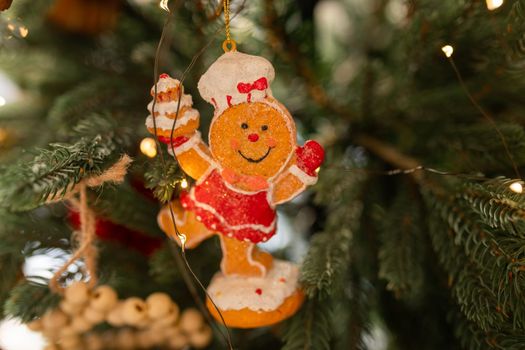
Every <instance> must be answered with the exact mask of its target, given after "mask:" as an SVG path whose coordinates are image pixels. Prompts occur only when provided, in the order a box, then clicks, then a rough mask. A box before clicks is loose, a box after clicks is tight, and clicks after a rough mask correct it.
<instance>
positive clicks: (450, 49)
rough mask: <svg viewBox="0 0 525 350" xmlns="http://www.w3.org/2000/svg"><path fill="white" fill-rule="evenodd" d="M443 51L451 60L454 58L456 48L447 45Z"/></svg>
mask: <svg viewBox="0 0 525 350" xmlns="http://www.w3.org/2000/svg"><path fill="white" fill-rule="evenodd" d="M441 51H443V53H444V54H445V56H447V57H448V58H450V57H451V56H452V54H453V53H454V48H453V47H452V46H450V45H445V46H443V47H442V48H441Z"/></svg>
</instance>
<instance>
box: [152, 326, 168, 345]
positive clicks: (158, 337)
mask: <svg viewBox="0 0 525 350" xmlns="http://www.w3.org/2000/svg"><path fill="white" fill-rule="evenodd" d="M147 333H148V334H149V337H150V338H151V341H152V342H153V345H160V344H162V343H164V341H165V340H166V338H167V337H166V333H165V332H158V331H154V330H151V329H148V330H147Z"/></svg>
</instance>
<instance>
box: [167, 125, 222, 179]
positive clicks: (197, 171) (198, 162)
mask: <svg viewBox="0 0 525 350" xmlns="http://www.w3.org/2000/svg"><path fill="white" fill-rule="evenodd" d="M173 151H174V152H175V157H177V161H178V162H179V164H180V166H181V168H182V170H184V172H185V173H186V174H188V175H189V176H190V177H192V178H193V179H195V180H198V179H199V178H201V177H202V175H204V174H205V173H206V172H207V171H208V169H209V168H210V167H211V166H213V164H214V162H213V158H212V156H211V153H210V151H209V149H208V145H206V144H205V143H204V141H202V138H201V133H200V132H199V131H194V132H193V133H192V134H188V135H183V136H179V137H177V138H175V139H174V140H173V146H172V145H169V144H168V152H169V153H170V154H171V155H173Z"/></svg>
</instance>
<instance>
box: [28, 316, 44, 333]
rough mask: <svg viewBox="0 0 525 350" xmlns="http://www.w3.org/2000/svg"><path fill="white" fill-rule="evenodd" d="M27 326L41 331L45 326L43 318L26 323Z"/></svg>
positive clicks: (32, 329) (35, 330)
mask: <svg viewBox="0 0 525 350" xmlns="http://www.w3.org/2000/svg"><path fill="white" fill-rule="evenodd" d="M26 326H27V328H28V329H29V330H31V331H33V332H37V331H41V330H42V329H43V328H44V325H43V324H42V319H40V318H39V319H36V320H34V321H31V322H29V323H27V324H26Z"/></svg>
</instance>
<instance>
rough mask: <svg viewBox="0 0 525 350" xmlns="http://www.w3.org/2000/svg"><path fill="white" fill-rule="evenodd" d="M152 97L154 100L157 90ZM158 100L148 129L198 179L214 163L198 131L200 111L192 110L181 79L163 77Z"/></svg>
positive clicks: (159, 82) (150, 108)
mask: <svg viewBox="0 0 525 350" xmlns="http://www.w3.org/2000/svg"><path fill="white" fill-rule="evenodd" d="M151 96H152V97H155V88H154V87H153V88H152V89H151ZM155 101H156V102H155V104H154V103H153V101H151V102H150V104H149V105H148V110H149V112H150V115H149V116H148V118H147V119H146V126H147V128H148V130H149V132H150V133H152V134H154V135H157V137H158V139H159V141H161V142H163V143H166V144H167V145H168V152H169V153H170V154H171V155H174V156H175V157H177V160H178V162H179V164H180V166H181V167H182V169H183V170H184V171H185V172H186V173H187V174H188V175H189V176H191V177H192V178H194V179H199V178H200V177H201V176H202V175H203V174H204V173H205V172H206V171H207V170H208V168H209V167H210V166H211V165H212V163H213V161H212V158H211V156H210V152H209V150H208V146H207V145H206V144H205V143H204V142H203V141H202V139H201V134H200V132H199V131H197V128H198V127H199V112H198V111H197V110H196V109H194V108H192V106H193V100H192V98H191V95H187V94H184V87H183V86H182V84H181V83H180V82H179V81H178V80H176V79H173V78H171V77H170V76H169V75H167V74H161V75H160V77H159V81H158V83H157V95H156V100H155ZM153 109H155V110H154V111H153ZM154 118H155V119H154ZM174 124H175V125H174ZM155 127H156V129H157V130H156V132H155ZM172 128H173V133H172ZM173 152H174V153H175V154H173Z"/></svg>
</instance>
